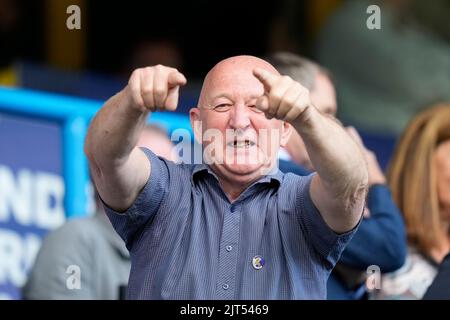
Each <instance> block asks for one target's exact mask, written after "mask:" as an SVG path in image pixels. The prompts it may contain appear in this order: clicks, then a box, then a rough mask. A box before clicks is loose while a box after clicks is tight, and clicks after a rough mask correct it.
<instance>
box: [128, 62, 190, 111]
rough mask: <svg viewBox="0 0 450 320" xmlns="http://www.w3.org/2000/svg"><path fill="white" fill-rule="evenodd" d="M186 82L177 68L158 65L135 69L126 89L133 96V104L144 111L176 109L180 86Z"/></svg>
mask: <svg viewBox="0 0 450 320" xmlns="http://www.w3.org/2000/svg"><path fill="white" fill-rule="evenodd" d="M186 82H187V81H186V78H185V77H184V75H183V74H182V73H180V72H179V71H178V70H177V69H174V68H170V67H166V66H162V65H157V66H153V67H147V68H141V69H136V70H134V71H133V73H132V74H131V77H130V80H129V81H128V86H127V87H126V91H127V92H128V94H129V96H130V98H131V105H132V106H134V107H136V108H138V109H139V110H141V111H143V112H146V111H155V110H170V111H174V110H175V109H176V108H177V105H178V93H179V89H180V86H184V85H185V84H186Z"/></svg>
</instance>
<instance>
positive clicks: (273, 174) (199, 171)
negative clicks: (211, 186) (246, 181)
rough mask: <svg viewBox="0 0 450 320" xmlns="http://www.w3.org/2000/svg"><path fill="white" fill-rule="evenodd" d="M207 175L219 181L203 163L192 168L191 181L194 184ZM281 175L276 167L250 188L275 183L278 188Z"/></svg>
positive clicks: (281, 178)
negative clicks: (260, 184)
mask: <svg viewBox="0 0 450 320" xmlns="http://www.w3.org/2000/svg"><path fill="white" fill-rule="evenodd" d="M207 173H209V174H210V175H212V176H213V177H214V178H215V179H216V180H217V181H219V178H218V177H217V175H216V174H215V173H214V171H213V170H212V169H211V167H210V166H209V165H207V164H205V163H202V164H196V165H195V166H194V168H193V170H192V181H193V182H194V183H195V182H196V181H198V179H199V178H200V177H201V176H203V175H204V174H207ZM283 175H284V174H283V172H281V171H280V169H278V166H275V167H273V168H272V169H271V170H270V171H269V172H268V173H267V174H266V175H264V176H262V177H261V178H260V179H259V180H257V181H255V182H254V183H253V184H252V186H253V185H255V184H259V183H275V185H276V187H277V188H278V187H279V186H280V184H281V182H282V181H283Z"/></svg>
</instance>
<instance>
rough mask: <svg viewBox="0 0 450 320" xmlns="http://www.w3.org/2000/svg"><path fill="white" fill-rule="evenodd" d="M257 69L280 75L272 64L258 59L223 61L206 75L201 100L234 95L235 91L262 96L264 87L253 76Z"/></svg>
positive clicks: (236, 58)
mask: <svg viewBox="0 0 450 320" xmlns="http://www.w3.org/2000/svg"><path fill="white" fill-rule="evenodd" d="M255 68H263V69H265V70H268V71H269V72H272V73H275V74H278V71H277V70H276V69H275V68H274V67H273V66H272V65H271V64H270V63H268V62H267V61H264V60H262V59H260V58H257V57H253V56H237V57H231V58H228V59H225V60H222V61H221V62H219V63H218V64H216V65H215V66H214V67H213V68H212V69H211V70H210V71H209V72H208V74H207V75H206V77H205V80H204V83H203V87H202V93H201V100H202V99H203V98H206V97H205V96H208V98H211V97H216V96H219V95H223V94H226V93H229V94H232V93H233V92H232V91H233V90H235V91H239V92H247V94H248V95H260V94H261V93H262V92H260V91H262V90H263V86H262V83H260V82H259V81H258V79H256V77H255V76H254V75H253V70H254V69H255ZM227 91H228V92H227ZM256 91H257V92H256Z"/></svg>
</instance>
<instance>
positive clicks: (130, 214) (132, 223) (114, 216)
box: [103, 148, 170, 250]
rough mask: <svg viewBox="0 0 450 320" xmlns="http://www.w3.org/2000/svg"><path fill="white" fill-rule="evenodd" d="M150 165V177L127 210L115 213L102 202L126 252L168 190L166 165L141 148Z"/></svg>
mask: <svg viewBox="0 0 450 320" xmlns="http://www.w3.org/2000/svg"><path fill="white" fill-rule="evenodd" d="M141 149H142V150H143V151H144V153H145V155H146V156H147V158H148V160H149V161H150V164H151V172H150V177H149V179H148V181H147V183H146V184H145V186H144V188H143V189H142V191H141V192H140V193H139V195H138V197H137V198H136V200H135V201H134V203H133V204H132V205H131V207H130V208H128V210H126V211H125V212H121V213H119V212H117V211H114V210H113V209H111V208H110V207H108V206H107V205H106V204H105V203H104V202H103V206H104V208H105V212H106V214H107V215H108V217H109V219H110V220H111V223H112V225H113V227H114V229H115V230H116V232H117V233H118V234H119V235H120V237H121V238H122V239H123V240H124V241H125V243H126V245H127V248H128V250H131V246H132V242H133V240H134V239H135V237H136V235H137V233H138V232H139V231H141V230H142V229H143V227H144V226H145V225H146V224H147V223H150V222H151V221H152V219H153V218H154V216H155V214H156V213H157V212H158V210H159V208H160V206H161V203H162V202H163V201H164V198H165V196H166V194H167V193H168V190H169V183H170V174H169V168H168V163H167V161H166V160H164V159H163V158H159V157H157V156H156V155H155V154H154V153H153V152H152V151H150V150H149V149H146V148H141Z"/></svg>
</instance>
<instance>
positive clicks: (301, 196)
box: [297, 173, 362, 270]
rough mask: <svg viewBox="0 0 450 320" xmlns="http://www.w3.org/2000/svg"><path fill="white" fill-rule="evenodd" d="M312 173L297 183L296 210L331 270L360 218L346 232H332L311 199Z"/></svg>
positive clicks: (305, 229) (312, 241) (314, 244)
mask: <svg viewBox="0 0 450 320" xmlns="http://www.w3.org/2000/svg"><path fill="white" fill-rule="evenodd" d="M314 174H315V173H313V174H311V175H309V176H308V177H307V178H304V179H303V180H304V182H303V183H300V184H299V189H297V203H298V210H297V212H298V217H299V222H300V225H301V228H302V229H303V230H304V232H305V233H306V236H307V239H308V240H309V242H310V243H311V244H312V246H313V247H314V249H315V250H316V252H318V254H319V255H320V256H321V257H322V258H323V259H325V261H327V262H328V263H329V264H330V265H329V269H330V270H331V269H332V268H333V267H334V266H335V264H336V262H337V261H338V260H339V257H340V256H341V254H342V251H343V250H344V249H345V246H346V245H347V244H348V242H349V241H350V240H351V239H352V237H353V235H354V234H355V232H356V230H357V229H358V226H359V224H360V223H361V220H360V222H359V223H358V225H357V226H356V227H355V228H353V229H352V230H350V231H348V232H346V233H343V234H338V233H336V232H334V231H333V230H332V229H331V228H330V227H329V226H328V225H327V223H326V222H325V220H324V219H323V218H322V215H321V214H320V212H319V210H318V209H317V208H316V206H315V205H314V203H313V201H312V199H311V195H310V187H311V181H312V177H313V176H314ZM361 215H362V213H361Z"/></svg>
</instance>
